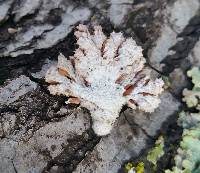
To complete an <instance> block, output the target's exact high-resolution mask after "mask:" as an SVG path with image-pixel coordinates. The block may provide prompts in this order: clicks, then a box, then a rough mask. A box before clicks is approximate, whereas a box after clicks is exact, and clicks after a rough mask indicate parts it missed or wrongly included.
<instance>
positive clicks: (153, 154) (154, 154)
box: [147, 136, 164, 169]
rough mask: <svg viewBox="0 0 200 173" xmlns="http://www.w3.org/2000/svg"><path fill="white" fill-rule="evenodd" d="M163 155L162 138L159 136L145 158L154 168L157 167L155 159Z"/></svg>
mask: <svg viewBox="0 0 200 173" xmlns="http://www.w3.org/2000/svg"><path fill="white" fill-rule="evenodd" d="M163 155H164V138H163V137H162V136H160V137H159V138H158V139H157V141H156V143H155V147H154V148H152V149H151V150H150V151H149V152H148V155H147V160H148V161H149V162H151V163H152V164H153V165H154V168H155V169H156V167H157V161H158V160H159V159H160V157H162V156H163Z"/></svg>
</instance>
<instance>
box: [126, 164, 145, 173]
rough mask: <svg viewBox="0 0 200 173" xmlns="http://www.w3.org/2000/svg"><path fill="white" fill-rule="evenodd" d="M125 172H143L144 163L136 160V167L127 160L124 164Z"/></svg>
mask: <svg viewBox="0 0 200 173" xmlns="http://www.w3.org/2000/svg"><path fill="white" fill-rule="evenodd" d="M125 172H127V173H144V163H143V162H138V163H137V164H136V167H134V165H133V163H131V162H128V163H127V164H125Z"/></svg>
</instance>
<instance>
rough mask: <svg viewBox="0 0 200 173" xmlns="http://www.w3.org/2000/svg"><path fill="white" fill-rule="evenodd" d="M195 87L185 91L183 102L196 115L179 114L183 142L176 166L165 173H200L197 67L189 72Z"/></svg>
mask: <svg viewBox="0 0 200 173" xmlns="http://www.w3.org/2000/svg"><path fill="white" fill-rule="evenodd" d="M187 74H188V76H189V77H191V78H192V82H193V84H194V87H193V89H192V90H188V89H184V91H183V95H184V98H183V101H185V102H186V103H187V106H188V107H189V108H191V107H193V108H194V110H195V109H196V110H195V113H192V112H184V111H182V112H181V113H180V114H179V119H178V124H179V125H180V126H182V127H183V129H184V130H183V134H182V141H181V143H180V147H179V148H178V150H177V155H176V156H175V158H174V160H175V166H174V167H173V168H172V171H171V170H166V171H165V173H199V172H200V112H198V111H199V110H200V106H199V96H200V70H199V69H198V68H197V67H194V68H192V69H191V70H190V71H188V73H187Z"/></svg>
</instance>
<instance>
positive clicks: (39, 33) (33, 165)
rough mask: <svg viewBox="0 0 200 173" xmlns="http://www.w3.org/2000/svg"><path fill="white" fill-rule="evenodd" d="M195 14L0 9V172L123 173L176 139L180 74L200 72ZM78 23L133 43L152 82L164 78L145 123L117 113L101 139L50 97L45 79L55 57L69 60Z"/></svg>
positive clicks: (174, 7) (190, 6)
mask: <svg viewBox="0 0 200 173" xmlns="http://www.w3.org/2000/svg"><path fill="white" fill-rule="evenodd" d="M199 9H200V1H199V0H190V1H188V0H168V1H166V0H142V1H141V0H140V1H138V0H108V1H101V0H83V1H81V0H74V1H71V0H56V1H54V0H0V84H1V86H0V137H1V138H0V172H1V173H8V172H9V173H16V172H17V173H27V172H32V173H41V172H51V173H54V172H55V173H61V172H74V173H83V172H85V173H89V172H95V173H114V172H118V171H119V172H123V170H122V169H121V167H122V166H123V164H124V163H125V162H126V161H127V160H129V159H133V160H137V159H138V158H139V156H141V155H142V154H143V153H144V152H145V151H146V150H148V148H150V147H151V146H152V144H153V142H154V141H155V139H156V137H157V136H158V135H159V134H160V133H166V134H167V133H168V132H167V131H168V130H167V129H169V128H170V127H171V125H173V126H175V129H176V128H177V129H178V127H177V126H176V113H177V112H178V111H179V110H180V108H181V106H182V103H181V97H180V95H181V91H182V89H183V88H184V87H186V86H187V85H188V82H187V78H186V75H185V72H186V70H187V69H188V68H189V67H190V66H192V65H200V56H199V54H200V53H199V50H200V41H199V36H200V32H199V28H200V10H199ZM78 23H85V24H87V25H89V26H91V25H95V24H100V25H102V27H103V29H104V31H105V32H106V33H107V34H109V33H110V32H112V31H113V30H116V31H119V30H120V31H122V32H123V33H124V34H125V35H128V36H132V37H133V38H134V39H135V40H136V41H137V43H138V44H139V45H141V46H142V47H143V49H144V56H145V58H146V59H147V61H148V65H149V66H151V67H152V68H153V69H157V70H154V73H155V75H158V76H160V75H164V76H169V77H170V80H171V81H172V82H171V85H170V87H169V88H167V89H166V90H165V92H164V93H163V94H162V96H161V101H162V102H161V104H160V106H159V108H158V109H157V110H156V111H155V112H154V113H152V114H146V113H142V112H137V111H133V110H130V109H126V110H123V111H122V113H121V115H120V117H119V119H118V120H117V122H116V124H115V127H114V129H113V130H112V132H111V134H110V135H108V136H106V137H101V138H100V137H97V136H96V135H95V134H94V132H93V131H92V129H91V119H90V115H89V112H88V111H87V110H85V109H83V108H80V107H76V106H74V105H71V106H66V105H65V103H64V102H65V100H66V99H67V98H64V97H61V96H60V97H59V96H52V95H50V94H49V92H48V90H47V85H46V83H45V82H44V75H45V72H46V70H47V69H48V68H49V67H50V66H51V65H52V64H54V63H55V62H56V60H57V55H58V54H59V53H60V52H62V53H63V54H64V55H65V56H69V55H72V54H73V51H74V50H75V47H76V45H75V41H76V40H75V38H74V36H73V29H74V27H75V26H76V25H77V24H78ZM179 132H180V130H177V132H174V134H170V135H171V136H173V135H174V136H177V135H179V134H178V133H179ZM167 135H168V134H167ZM168 136H169V135H168ZM174 140H176V138H175V139H174ZM168 159H172V158H168ZM163 167H165V165H163ZM149 169H150V168H149ZM147 172H148V170H147Z"/></svg>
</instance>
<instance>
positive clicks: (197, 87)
mask: <svg viewBox="0 0 200 173" xmlns="http://www.w3.org/2000/svg"><path fill="white" fill-rule="evenodd" d="M187 75H188V77H191V78H192V83H193V84H194V87H193V88H192V90H188V89H184V90H183V96H184V97H183V101H185V102H186V104H187V106H188V107H189V108H191V107H196V108H197V109H198V110H200V103H199V99H200V70H199V68H198V67H193V68H192V69H191V70H189V71H188V72H187Z"/></svg>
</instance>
